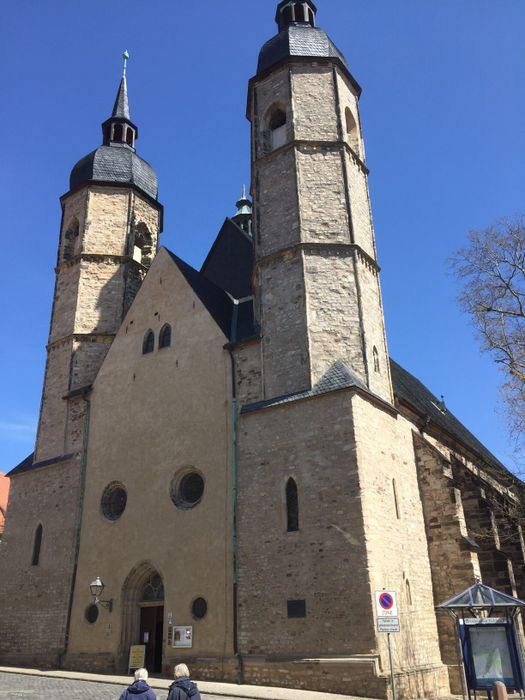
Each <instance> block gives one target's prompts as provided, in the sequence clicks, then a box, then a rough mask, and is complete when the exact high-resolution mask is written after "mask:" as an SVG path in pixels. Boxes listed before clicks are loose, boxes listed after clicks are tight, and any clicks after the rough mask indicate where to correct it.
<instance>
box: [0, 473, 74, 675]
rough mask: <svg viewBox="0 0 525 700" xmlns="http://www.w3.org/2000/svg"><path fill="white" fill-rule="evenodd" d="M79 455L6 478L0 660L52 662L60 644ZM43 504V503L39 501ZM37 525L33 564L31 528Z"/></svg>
mask: <svg viewBox="0 0 525 700" xmlns="http://www.w3.org/2000/svg"><path fill="white" fill-rule="evenodd" d="M79 479H80V465H79V462H78V460H71V461H68V462H63V463H61V464H60V465H57V466H53V467H47V468H42V469H38V470H36V471H33V472H30V473H29V474H26V475H24V474H21V475H20V476H18V477H16V476H15V477H13V478H12V479H11V494H10V507H9V513H8V517H7V519H6V526H5V532H4V536H3V538H2V542H1V543H0V609H1V610H2V615H1V619H0V632H1V634H0V660H1V662H2V663H4V664H8V663H13V664H16V665H18V666H20V665H28V666H47V667H49V666H55V667H56V666H57V665H58V663H59V660H60V656H61V654H62V652H63V650H64V633H65V627H66V619H67V611H68V602H69V595H70V591H71V577H72V566H71V562H72V560H73V558H74V545H75V519H74V518H72V517H71V515H72V514H75V513H76V512H77V510H78V489H79ZM42 504H45V507H44V508H42V507H41V505H42ZM38 525H42V544H41V549H40V557H39V560H38V564H37V565H32V561H33V553H34V544H35V534H36V530H37V527H38Z"/></svg>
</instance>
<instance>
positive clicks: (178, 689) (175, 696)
mask: <svg viewBox="0 0 525 700" xmlns="http://www.w3.org/2000/svg"><path fill="white" fill-rule="evenodd" d="M187 698H191V700H201V694H200V693H199V689H198V688H197V684H196V683H194V682H193V681H190V679H189V678H178V679H177V680H176V681H175V683H172V684H171V685H170V692H169V694H168V700H187Z"/></svg>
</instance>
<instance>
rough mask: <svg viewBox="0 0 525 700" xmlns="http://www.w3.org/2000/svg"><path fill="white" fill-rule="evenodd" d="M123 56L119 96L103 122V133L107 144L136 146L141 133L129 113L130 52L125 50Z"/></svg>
mask: <svg viewBox="0 0 525 700" xmlns="http://www.w3.org/2000/svg"><path fill="white" fill-rule="evenodd" d="M122 58H123V59H124V68H123V70H122V78H121V79H120V85H119V87H118V92H117V98H116V100H115V104H114V105H113V112H112V114H111V117H110V118H109V119H107V120H106V121H105V122H104V123H103V124H102V133H103V135H104V145H105V146H109V145H111V144H112V143H120V144H126V145H127V146H130V148H134V147H135V141H136V140H137V138H138V135H139V134H138V129H137V127H136V126H135V124H133V122H132V121H131V116H130V113H129V101H128V83H127V80H126V70H127V65H128V59H129V53H128V52H127V51H124V53H123V54H122Z"/></svg>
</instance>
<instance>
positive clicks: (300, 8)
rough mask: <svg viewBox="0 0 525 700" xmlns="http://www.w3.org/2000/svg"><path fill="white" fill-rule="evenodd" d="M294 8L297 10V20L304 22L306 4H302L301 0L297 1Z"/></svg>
mask: <svg viewBox="0 0 525 700" xmlns="http://www.w3.org/2000/svg"><path fill="white" fill-rule="evenodd" d="M294 10H295V21H296V22H304V21H305V17H304V5H302V4H301V3H299V2H296V3H295V6H294Z"/></svg>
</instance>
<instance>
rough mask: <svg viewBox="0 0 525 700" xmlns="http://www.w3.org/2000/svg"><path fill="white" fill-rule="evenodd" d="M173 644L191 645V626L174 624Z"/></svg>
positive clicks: (181, 646)
mask: <svg viewBox="0 0 525 700" xmlns="http://www.w3.org/2000/svg"><path fill="white" fill-rule="evenodd" d="M173 646H174V647H178V648H179V649H180V648H186V649H188V648H191V647H192V646H193V627H191V626H187V625H175V626H174V628H173Z"/></svg>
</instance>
